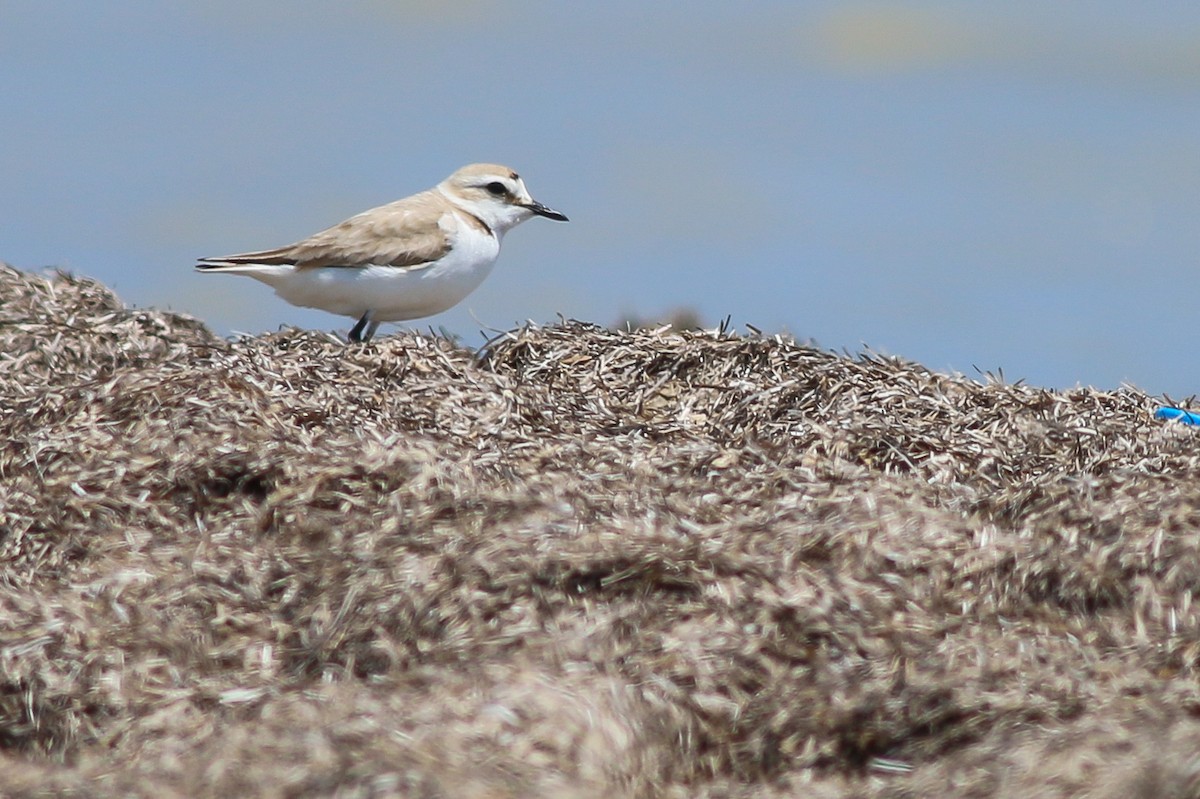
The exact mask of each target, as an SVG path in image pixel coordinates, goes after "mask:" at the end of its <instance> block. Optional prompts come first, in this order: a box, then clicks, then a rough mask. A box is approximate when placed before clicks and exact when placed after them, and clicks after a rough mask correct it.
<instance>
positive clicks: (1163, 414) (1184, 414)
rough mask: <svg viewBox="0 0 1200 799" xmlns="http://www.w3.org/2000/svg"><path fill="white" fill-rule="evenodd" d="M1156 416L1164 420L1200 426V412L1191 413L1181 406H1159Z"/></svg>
mask: <svg viewBox="0 0 1200 799" xmlns="http://www.w3.org/2000/svg"><path fill="white" fill-rule="evenodd" d="M1154 418H1155V419H1162V420H1163V421H1171V420H1175V421H1177V422H1180V423H1182V424H1190V425H1195V426H1197V427H1200V413H1190V412H1189V411H1185V410H1183V409H1181V408H1159V409H1158V410H1157V411H1155V412H1154Z"/></svg>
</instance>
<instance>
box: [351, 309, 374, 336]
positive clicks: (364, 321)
mask: <svg viewBox="0 0 1200 799" xmlns="http://www.w3.org/2000/svg"><path fill="white" fill-rule="evenodd" d="M368 325H370V328H368V327H367V326H368ZM377 327H379V323H378V322H372V321H371V312H370V311H367V312H366V313H364V314H363V315H362V317H361V318H360V319H359V320H358V321H357V322H355V323H354V327H352V328H350V340H351V341H353V342H354V343H356V344H357V343H361V342H363V341H370V340H371V336H373V335H375V329H376V328H377ZM363 330H366V331H367V335H366V336H365V337H364V336H363Z"/></svg>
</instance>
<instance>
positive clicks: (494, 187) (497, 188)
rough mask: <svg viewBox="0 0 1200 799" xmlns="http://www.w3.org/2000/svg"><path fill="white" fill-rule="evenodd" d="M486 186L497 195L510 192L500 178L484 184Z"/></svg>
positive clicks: (500, 195) (501, 195)
mask: <svg viewBox="0 0 1200 799" xmlns="http://www.w3.org/2000/svg"><path fill="white" fill-rule="evenodd" d="M484 188H485V189H487V190H488V191H489V192H491V193H492V194H494V195H496V196H497V197H503V196H504V195H505V194H508V189H506V188H505V187H504V184H503V183H501V182H500V181H498V180H494V181H492V182H491V183H489V184H487V185H486V186H484Z"/></svg>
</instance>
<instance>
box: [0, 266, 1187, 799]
mask: <svg viewBox="0 0 1200 799" xmlns="http://www.w3.org/2000/svg"><path fill="white" fill-rule="evenodd" d="M1155 404H1156V403H1155V401H1154V399H1153V398H1152V397H1148V396H1146V395H1144V394H1141V393H1139V392H1137V391H1134V390H1121V391H1116V392H1104V391H1096V390H1091V389H1076V390H1070V391H1065V392H1058V391H1050V390H1045V389H1040V388H1034V387H1028V386H1020V385H1016V386H1014V385H1003V384H998V383H992V384H981V383H978V382H975V381H972V380H969V379H966V378H963V377H958V376H945V375H939V374H935V373H931V372H929V371H928V370H926V369H924V368H922V367H920V366H917V365H915V364H912V363H908V362H904V361H901V360H897V359H891V358H880V357H875V356H860V357H858V358H847V357H841V356H838V355H835V354H831V353H828V352H823V351H819V350H815V349H810V348H806V347H801V346H797V345H795V344H794V343H791V342H788V341H784V340H777V339H773V338H767V337H757V336H755V337H740V336H735V335H731V334H727V333H720V332H713V331H710V332H689V333H682V334H681V333H675V332H664V331H658V332H656V331H635V332H612V331H608V330H604V329H601V328H597V327H594V326H591V325H586V324H581V323H576V322H569V323H565V324H562V325H558V326H553V327H545V328H537V327H529V328H524V329H521V330H516V331H513V332H512V333H509V334H507V335H504V336H502V337H500V338H499V339H497V340H496V341H495V342H494V343H493V344H492V345H491V346H489V347H488V348H486V350H485V351H484V352H482V353H481V354H480V356H479V357H476V354H475V353H472V352H470V351H468V350H465V349H463V348H461V347H460V346H458V345H456V344H454V343H452V342H449V341H446V340H444V339H440V338H433V337H430V336H428V335H423V334H420V333H402V334H399V335H395V336H391V337H388V338H384V339H382V340H379V341H378V342H376V343H373V344H370V345H365V346H349V347H348V346H345V345H344V344H342V343H341V342H339V341H338V340H336V339H335V338H333V337H332V336H330V335H328V334H325V333H318V332H308V331H299V330H288V331H285V332H281V333H277V334H273V335H267V336H262V337H259V338H250V339H244V340H240V341H233V342H230V341H226V340H223V339H221V338H219V337H217V336H215V335H214V334H212V333H211V332H209V331H208V330H207V329H206V328H205V327H204V326H203V325H202V324H200V323H199V322H196V321H195V320H192V319H189V318H186V317H182V316H177V315H173V314H169V313H161V312H157V311H152V310H131V309H126V308H124V307H123V306H122V305H121V304H120V303H119V302H118V301H117V300H116V299H115V298H114V297H113V295H112V294H111V293H110V292H109V291H108V290H106V289H105V288H104V287H102V286H100V285H97V284H96V283H93V282H90V281H87V280H83V279H78V278H73V277H68V276H54V277H51V278H43V277H39V276H33V275H28V274H23V273H20V272H17V271H16V270H12V269H9V268H5V267H0V558H2V560H0V794H2V795H4V796H13V797H22V796H29V797H32V796H43V795H71V796H94V797H115V796H129V795H133V796H145V797H151V796H153V797H171V796H177V797H185V796H212V797H233V796H275V797H291V796H332V795H337V796H342V797H384V796H411V797H430V798H432V797H514V798H515V797H568V798H569V797H605V799H612V798H615V797H658V796H665V797H681V798H682V797H791V796H806V797H843V796H846V797H849V796H855V797H858V796H861V797H894V798H895V799H900V798H901V797H914V798H915V797H927V796H956V797H1000V796H1014V797H1017V796H1019V797H1074V796H1094V797H1121V798H1122V799H1132V798H1133V797H1147V798H1149V797H1200V695H1198V692H1197V658H1198V657H1200V607H1198V604H1197V603H1196V602H1195V601H1194V598H1195V596H1196V594H1197V591H1198V590H1200V482H1198V481H1197V478H1198V477H1200V454H1198V453H1200V448H1198V444H1200V438H1198V436H1200V432H1197V431H1196V430H1195V429H1189V428H1185V427H1182V426H1179V425H1174V424H1172V425H1164V424H1161V423H1158V422H1155V421H1154V420H1153V419H1152V418H1151V412H1152V411H1153V408H1154V406H1155Z"/></svg>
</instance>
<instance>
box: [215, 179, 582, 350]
mask: <svg viewBox="0 0 1200 799" xmlns="http://www.w3.org/2000/svg"><path fill="white" fill-rule="evenodd" d="M535 215H536V216H544V217H547V218H548V219H556V220H558V221H560V222H566V221H567V217H566V216H565V215H563V214H561V213H559V212H558V211H555V210H554V209H552V208H548V207H546V206H545V205H542V204H541V203H539V202H538V201H537V200H535V199H533V197H531V196H530V194H529V190H528V189H526V188H525V182H524V181H523V180H521V177H520V175H518V174H517V173H516V172H514V171H512V170H511V169H509V168H508V167H505V166H499V165H497V164H471V165H470V166H464V167H463V168H462V169H460V170H458V171H457V172H455V173H454V174H453V175H451V176H450V177H448V178H446V179H445V180H443V181H442V182H441V183H439V184H438V185H437V186H435V187H433V188H432V189H429V190H428V191H423V192H421V193H420V194H414V195H413V196H411V197H405V198H404V199H403V200H397V201H396V202H393V203H389V204H387V205H381V206H379V207H378V208H372V209H371V210H369V211H363V212H362V213H361V214H358V215H356V216H352V217H350V218H349V219H347V220H346V221H345V222H342V223H341V224H338V225H334V226H333V227H331V228H328V229H327V230H323V231H321V232H320V233H317V234H314V235H312V236H309V237H308V238H306V239H304V240H303V241H299V242H296V243H295V244H289V245H288V246H286V247H278V248H276V249H273V250H260V251H258V252H245V253H240V254H238V255H226V256H224V257H221V258H201V259H199V260H200V263H199V264H197V265H196V269H197V270H199V271H201V272H210V273H214V274H215V273H227V274H236V275H248V276H250V277H252V278H254V279H255V280H260V281H262V282H263V283H266V284H267V285H268V286H271V287H272V288H273V289H275V293H276V294H278V295H279V296H280V297H282V298H283V299H285V300H287V301H288V302H290V303H291V304H292V305H301V306H304V307H306V308H320V309H321V310H323V311H329V312H330V313H335V314H340V315H342V316H350V317H354V318H356V319H358V322H356V323H355V325H354V327H353V328H352V329H351V330H350V340H351V341H369V340H370V339H371V337H372V336H374V335H375V331H376V330H377V329H378V328H379V324H380V323H381V322H400V321H404V320H406V319H420V318H422V317H425V316H432V315H433V314H435V313H440V312H441V311H444V310H446V309H447V308H450V307H451V306H453V305H456V304H457V303H458V302H459V301H460V300H462V299H463V298H464V297H466V296H467V295H468V294H470V293H471V292H472V291H474V290H475V288H476V287H477V286H478V285H479V284H480V283H482V282H483V279H484V278H485V277H487V276H488V273H489V272H491V271H492V265H493V264H495V262H496V256H498V255H499V254H500V240H501V239H502V238H504V234H505V233H507V232H508V231H509V230H510V229H511V228H513V227H516V226H517V225H519V224H521V223H522V222H524V221H525V220H526V219H529V218H531V217H533V216H535Z"/></svg>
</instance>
